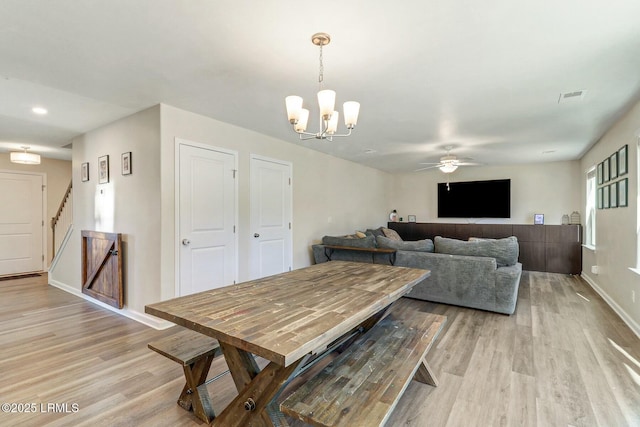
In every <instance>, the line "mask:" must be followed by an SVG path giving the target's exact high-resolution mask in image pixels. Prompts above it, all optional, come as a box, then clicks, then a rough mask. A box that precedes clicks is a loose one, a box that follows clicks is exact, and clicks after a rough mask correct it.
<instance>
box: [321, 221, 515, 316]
mask: <svg viewBox="0 0 640 427" xmlns="http://www.w3.org/2000/svg"><path fill="white" fill-rule="evenodd" d="M322 243H323V244H319V245H313V246H312V248H313V255H314V258H315V262H316V263H321V262H327V261H329V259H328V257H327V255H328V254H329V255H330V256H331V260H343V261H358V262H372V259H373V261H374V262H376V263H385V264H388V263H389V262H390V260H391V259H390V257H389V256H388V255H385V254H376V255H374V256H372V255H371V254H369V253H365V252H355V251H347V250H344V251H341V250H339V249H336V250H333V251H331V252H327V251H326V250H325V249H326V248H325V245H338V246H351V245H357V246H356V247H378V248H392V249H396V250H397V252H396V256H395V263H394V265H396V266H401V267H414V268H423V269H428V270H431V276H430V277H429V278H428V279H426V280H424V281H423V282H421V283H419V284H417V285H416V286H415V287H414V288H413V290H412V291H411V292H410V293H409V294H408V295H407V296H408V297H410V298H416V299H422V300H427V301H434V302H439V303H445V304H452V305H459V306H464V307H470V308H477V309H481V310H488V311H494V312H497V313H504V314H513V312H514V311H515V308H516V301H517V297H518V287H519V285H520V276H521V275H522V264H520V263H519V262H518V241H517V239H516V238H515V237H508V238H505V239H470V240H469V241H463V240H456V239H448V238H443V237H436V238H435V239H434V241H433V242H432V241H431V240H429V239H425V240H420V241H417V242H407V241H402V240H398V238H395V239H392V238H389V237H386V236H385V235H384V234H382V235H380V234H379V235H375V236H374V235H372V234H370V233H369V235H368V236H367V237H366V238H361V239H357V238H344V237H329V236H326V237H325V238H323V242H322Z"/></svg>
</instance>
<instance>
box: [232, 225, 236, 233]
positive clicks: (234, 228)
mask: <svg viewBox="0 0 640 427" xmlns="http://www.w3.org/2000/svg"><path fill="white" fill-rule="evenodd" d="M233 232H234V233H235V232H236V226H235V225H234V226H233Z"/></svg>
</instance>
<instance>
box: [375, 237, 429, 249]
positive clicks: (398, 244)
mask: <svg viewBox="0 0 640 427" xmlns="http://www.w3.org/2000/svg"><path fill="white" fill-rule="evenodd" d="M376 243H377V244H378V247H379V248H385V249H396V250H399V251H415V252H433V242H432V241H431V239H424V240H417V241H412V242H409V241H404V240H395V239H390V238H388V237H384V236H377V237H376Z"/></svg>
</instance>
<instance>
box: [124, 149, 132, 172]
mask: <svg viewBox="0 0 640 427" xmlns="http://www.w3.org/2000/svg"><path fill="white" fill-rule="evenodd" d="M122 175H131V151H127V152H126V153H122Z"/></svg>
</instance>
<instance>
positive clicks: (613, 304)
mask: <svg viewBox="0 0 640 427" xmlns="http://www.w3.org/2000/svg"><path fill="white" fill-rule="evenodd" d="M580 277H582V278H583V279H584V281H585V282H587V283H588V284H589V286H591V287H592V288H593V290H594V291H596V292H597V293H598V295H600V296H601V297H602V299H603V300H604V301H605V302H606V303H607V304H608V305H609V307H611V309H612V310H613V311H615V312H616V314H617V315H618V316H620V318H621V319H622V321H623V322H624V323H625V324H626V325H627V326H628V327H629V328H630V329H631V330H632V331H633V333H634V334H636V336H637V337H638V338H640V325H638V323H636V322H635V321H634V320H633V319H632V318H631V316H629V315H628V314H627V312H626V311H624V310H623V309H622V307H620V306H619V305H618V303H617V302H615V301H614V299H613V298H611V297H610V296H609V295H608V294H607V293H606V292H605V291H604V290H603V289H602V288H601V287H600V286H598V285H597V284H596V282H594V281H593V279H591V278H590V277H589V276H587V275H586V274H584V272H583V273H582V274H580Z"/></svg>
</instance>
